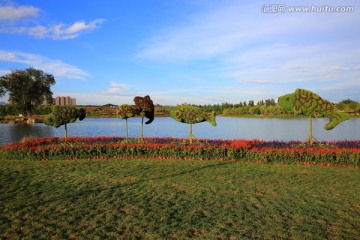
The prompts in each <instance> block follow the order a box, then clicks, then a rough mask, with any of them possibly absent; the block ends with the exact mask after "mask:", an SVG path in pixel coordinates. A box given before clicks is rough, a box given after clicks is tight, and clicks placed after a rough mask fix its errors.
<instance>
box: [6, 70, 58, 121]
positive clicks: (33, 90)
mask: <svg viewBox="0 0 360 240" xmlns="http://www.w3.org/2000/svg"><path fill="white" fill-rule="evenodd" d="M54 84H55V78H54V76H53V75H51V74H47V73H44V72H43V71H41V70H38V69H35V68H27V69H25V70H14V71H12V72H11V73H10V74H7V75H5V76H1V77H0V96H3V95H4V94H5V93H7V92H8V93H9V102H10V103H11V104H14V105H15V106H16V107H17V109H18V110H19V111H20V113H21V114H22V115H23V116H27V115H28V114H29V113H32V112H33V111H34V109H35V108H36V107H37V106H39V105H41V104H42V103H44V101H46V102H47V103H48V104H51V103H52V94H53V93H52V91H51V89H50V87H51V86H52V85H54Z"/></svg>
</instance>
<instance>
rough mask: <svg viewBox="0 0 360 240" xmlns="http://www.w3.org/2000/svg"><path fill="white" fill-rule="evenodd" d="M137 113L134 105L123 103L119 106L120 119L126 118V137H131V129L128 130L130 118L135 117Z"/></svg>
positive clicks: (118, 114)
mask: <svg viewBox="0 0 360 240" xmlns="http://www.w3.org/2000/svg"><path fill="white" fill-rule="evenodd" d="M135 114H136V110H135V108H134V107H133V106H130V105H128V104H123V105H120V106H119V109H118V111H117V116H118V117H119V118H120V119H125V121H126V139H128V137H129V130H128V121H127V120H128V118H132V117H134V116H135Z"/></svg>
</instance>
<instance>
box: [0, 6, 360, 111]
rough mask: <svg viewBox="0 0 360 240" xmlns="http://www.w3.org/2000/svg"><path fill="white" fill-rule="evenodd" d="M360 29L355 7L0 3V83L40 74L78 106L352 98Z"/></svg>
mask: <svg viewBox="0 0 360 240" xmlns="http://www.w3.org/2000/svg"><path fill="white" fill-rule="evenodd" d="M284 2H286V5H284ZM274 6H275V8H276V9H277V8H279V9H280V8H281V9H283V10H275V11H278V12H274ZM292 6H300V7H307V6H312V7H323V10H322V9H321V8H318V9H319V10H313V12H304V11H300V12H291V10H290V7H292ZM344 6H348V7H351V8H352V10H351V11H349V12H330V11H328V10H327V9H325V8H324V7H333V8H334V9H335V8H337V7H344ZM271 9H272V10H271ZM270 10H271V11H272V13H270V12H269V11H270ZM340 10H341V9H340ZM279 11H280V12H279ZM316 11H317V12H316ZM335 11H336V10H335ZM359 26H360V2H359V1H339V0H337V1H314V0H313V1H301V2H300V1H277V0H264V1H240V0H232V1H231V0H105V1H97V0H93V1H88V0H87V1H83V0H76V1H74V0H62V1H35V0H32V1H30V0H28V1H25V0H14V1H9V0H6V1H3V0H0V75H5V74H8V73H10V72H11V70H14V69H25V68H27V67H35V68H38V69H41V70H43V71H44V72H46V73H50V74H53V75H54V76H55V79H56V85H55V86H53V87H52V90H53V92H54V96H71V97H75V98H77V103H78V104H106V103H113V104H117V105H120V104H124V103H128V104H132V100H133V97H134V96H144V95H150V96H151V98H152V99H153V101H154V103H157V104H161V105H176V104H181V103H193V104H217V103H223V102H229V103H238V102H240V101H248V100H255V101H258V100H262V99H269V98H274V99H277V98H278V97H279V96H280V95H283V94H286V93H290V92H293V91H294V90H295V89H296V88H305V89H309V90H311V91H314V92H316V93H318V94H319V95H320V96H322V97H324V98H326V99H328V100H330V101H332V102H338V101H341V100H344V99H348V98H350V99H352V100H356V101H360V94H359V93H360V57H359V56H360V28H359ZM6 100H7V98H6V97H3V98H0V101H6Z"/></svg>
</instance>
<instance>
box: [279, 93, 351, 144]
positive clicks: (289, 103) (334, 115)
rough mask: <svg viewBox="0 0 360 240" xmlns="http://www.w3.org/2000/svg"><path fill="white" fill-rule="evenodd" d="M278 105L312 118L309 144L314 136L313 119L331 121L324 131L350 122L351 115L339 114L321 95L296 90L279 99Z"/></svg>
mask: <svg viewBox="0 0 360 240" xmlns="http://www.w3.org/2000/svg"><path fill="white" fill-rule="evenodd" d="M278 103H279V105H280V106H282V107H284V108H286V109H288V110H293V111H295V113H298V114H303V115H306V116H310V127H309V143H310V145H311V144H312V142H313V139H314V137H313V135H312V118H313V117H315V118H320V117H326V118H329V119H330V121H329V123H327V124H326V125H325V126H324V129H326V130H331V129H333V128H335V127H336V126H337V125H338V124H339V123H341V122H343V121H345V120H348V119H349V115H347V114H345V113H342V112H339V111H338V110H337V109H336V108H335V106H334V104H332V103H331V102H329V101H327V100H325V99H323V98H321V97H320V96H319V95H317V94H315V93H313V92H311V91H308V90H305V89H296V90H295V92H294V93H290V94H286V95H284V96H281V97H279V99H278Z"/></svg>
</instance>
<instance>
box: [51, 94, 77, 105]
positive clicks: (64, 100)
mask: <svg viewBox="0 0 360 240" xmlns="http://www.w3.org/2000/svg"><path fill="white" fill-rule="evenodd" d="M54 104H55V105H57V106H75V105H76V98H71V97H69V96H67V97H55V99H54Z"/></svg>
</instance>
